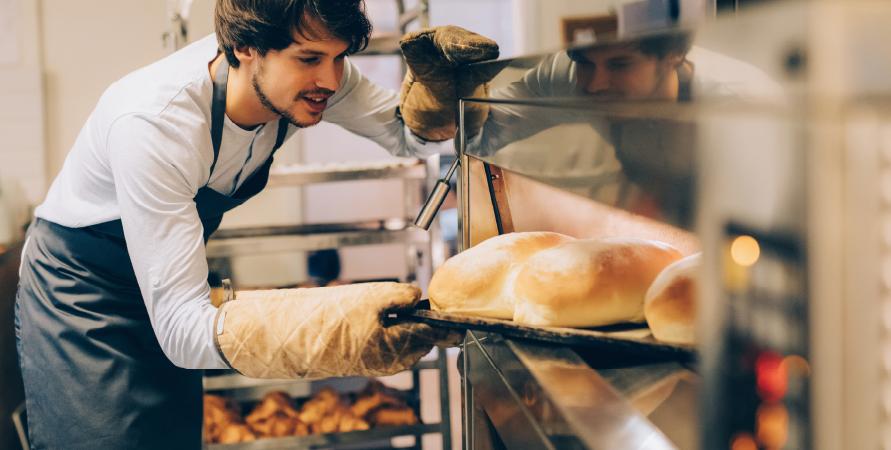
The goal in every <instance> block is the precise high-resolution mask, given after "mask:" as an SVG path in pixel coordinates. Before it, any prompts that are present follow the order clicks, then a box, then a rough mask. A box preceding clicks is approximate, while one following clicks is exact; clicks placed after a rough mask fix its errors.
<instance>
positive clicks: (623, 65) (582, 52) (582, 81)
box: [467, 31, 784, 162]
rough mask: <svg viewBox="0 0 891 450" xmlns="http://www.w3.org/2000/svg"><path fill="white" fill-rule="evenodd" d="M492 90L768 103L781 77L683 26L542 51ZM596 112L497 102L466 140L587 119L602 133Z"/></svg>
mask: <svg viewBox="0 0 891 450" xmlns="http://www.w3.org/2000/svg"><path fill="white" fill-rule="evenodd" d="M491 97H492V98H495V99H499V100H517V101H523V100H542V99H549V98H552V99H553V98H556V99H569V98H577V99H581V98H584V99H586V100H590V101H591V102H606V101H636V102H643V101H648V102H686V101H691V100H696V101H707V102H709V103H715V102H722V103H736V104H753V103H759V104H773V105H775V104H777V103H782V102H783V101H784V94H783V90H782V88H781V87H780V85H779V84H778V83H776V82H775V81H773V80H772V79H771V78H770V77H769V76H767V75H766V74H765V73H764V72H762V71H761V70H759V69H758V68H756V67H754V66H752V65H751V64H748V63H746V62H743V61H740V60H737V59H734V58H730V57H728V56H725V55H722V54H720V53H717V52H714V51H711V50H707V49H705V48H702V47H697V46H694V45H693V42H692V37H691V36H690V35H689V34H687V33H684V32H671V31H668V32H662V33H659V34H654V35H652V36H647V37H643V38H636V39H633V38H629V39H624V40H617V41H614V42H608V43H599V44H595V45H592V46H589V47H581V48H574V49H570V50H563V51H560V52H557V53H553V54H550V55H547V56H545V57H544V58H543V59H542V60H541V61H540V62H539V63H538V64H537V65H536V66H535V67H533V68H532V69H529V70H527V71H526V72H525V73H524V75H523V77H522V79H520V80H518V81H516V82H514V83H511V84H509V85H507V86H504V87H502V88H499V89H495V90H493V91H492V92H491ZM603 116H604V114H591V113H589V112H584V111H582V110H571V111H568V112H564V111H560V110H556V109H552V108H518V107H511V106H496V107H493V108H492V109H491V112H490V113H489V115H488V117H487V120H486V121H485V125H484V126H483V131H482V133H478V134H476V135H475V137H474V138H473V139H471V140H470V141H469V142H468V150H467V151H468V152H470V153H471V154H475V155H477V154H478V155H491V154H493V153H494V152H497V151H499V150H501V149H502V148H503V147H504V146H506V145H508V144H510V143H512V142H516V141H519V140H522V139H525V138H527V137H530V136H533V135H535V134H537V133H540V132H541V131H544V130H546V129H549V128H553V127H556V126H560V125H565V124H578V123H584V124H587V125H591V127H592V128H594V129H595V131H597V132H598V133H601V134H603V135H604V136H607V137H608V136H609V134H610V130H609V125H610V123H609V122H610V120H613V119H614V118H613V119H610V120H606V119H604V118H603ZM592 117H593V118H592ZM565 141H566V142H571V141H572V140H571V139H569V138H567V139H565ZM588 150H590V148H588ZM537 162H538V161H537Z"/></svg>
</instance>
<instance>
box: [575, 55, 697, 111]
mask: <svg viewBox="0 0 891 450" xmlns="http://www.w3.org/2000/svg"><path fill="white" fill-rule="evenodd" d="M574 59H575V60H576V62H577V67H578V68H577V70H576V73H577V77H578V83H579V87H581V88H582V89H583V90H584V91H585V93H587V94H589V95H591V96H593V97H595V98H598V99H603V100H668V99H676V98H677V87H676V86H677V72H676V69H675V68H676V66H677V64H678V63H679V62H680V61H681V60H682V58H679V57H675V56H672V55H669V56H668V57H666V58H664V59H661V60H660V59H658V58H656V57H655V56H647V55H644V54H643V53H641V52H640V50H638V49H637V46H636V45H633V44H632V45H629V46H624V47H612V48H611V47H607V48H599V49H593V50H590V51H587V52H582V53H581V54H580V57H577V58H574Z"/></svg>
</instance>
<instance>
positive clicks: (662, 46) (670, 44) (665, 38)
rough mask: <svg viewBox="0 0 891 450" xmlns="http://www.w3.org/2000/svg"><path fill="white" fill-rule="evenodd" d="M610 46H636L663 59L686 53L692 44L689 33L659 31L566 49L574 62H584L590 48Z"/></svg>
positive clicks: (647, 53) (644, 52) (648, 54)
mask: <svg viewBox="0 0 891 450" xmlns="http://www.w3.org/2000/svg"><path fill="white" fill-rule="evenodd" d="M611 46H629V47H630V46H636V47H637V49H638V50H640V52H641V53H643V54H644V55H646V56H653V57H656V58H657V59H665V57H666V56H668V55H670V54H676V55H686V54H687V53H688V52H689V51H690V48H691V47H692V46H693V40H692V36H691V35H690V34H689V33H684V32H678V33H661V34H656V35H651V36H644V37H641V38H638V39H635V40H628V41H624V42H623V41H616V42H615V43H613V42H607V43H605V44H603V43H600V44H595V45H592V46H585V47H576V48H572V49H569V50H567V54H569V58H570V59H572V60H573V61H575V62H584V61H585V57H584V54H585V52H587V51H591V50H592V49H595V48H598V47H603V48H609V47H611Z"/></svg>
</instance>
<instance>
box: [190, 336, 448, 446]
mask: <svg viewBox="0 0 891 450" xmlns="http://www.w3.org/2000/svg"><path fill="white" fill-rule="evenodd" d="M409 370H410V371H411V374H412V387H411V389H410V390H408V391H405V393H406V396H407V397H408V400H409V403H410V404H414V405H416V406H420V401H421V397H420V384H421V383H420V378H421V377H420V371H422V370H437V371H438V372H439V373H438V381H439V393H440V396H439V411H440V421H439V422H438V423H419V424H417V425H407V426H397V427H380V428H373V429H370V430H365V431H350V432H344V433H330V434H314V435H308V436H293V437H284V438H268V439H260V440H257V441H253V442H245V443H239V444H204V446H203V449H204V450H235V449H244V450H260V449H262V450H267V449H310V448H326V449H339V448H344V449H346V448H349V449H357V448H369V447H367V446H362V447H357V445H361V444H369V443H373V442H378V443H380V442H384V441H387V440H388V439H390V438H393V437H400V436H414V442H415V444H414V446H413V447H411V448H415V449H421V448H422V436H423V435H425V434H431V433H440V434H441V435H442V442H443V449H446V450H448V449H451V448H452V440H451V420H450V417H451V416H450V410H449V394H448V385H449V376H448V354H447V352H446V349H444V348H438V349H437V356H436V359H427V360H421V361H419V362H418V363H417V364H415V366H413V367H412V368H411V369H409ZM327 380H329V381H334V382H329V383H327V384H328V385H332V387H335V388H337V389H338V390H345V389H349V388H348V387H347V388H344V387H346V386H356V385H357V383H356V382H357V381H358V382H359V383H358V384H363V382H364V380H365V379H364V378H361V377H352V378H343V379H337V380H333V379H327ZM318 381H320V380H311V379H304V380H257V379H252V378H246V377H244V376H242V375H240V374H238V373H237V372H235V371H224V372H223V373H221V374H219V375H217V376H206V377H205V378H204V391H205V392H209V393H214V394H219V395H224V396H227V397H230V398H232V399H234V400H235V401H237V402H249V401H253V400H258V399H260V398H261V397H262V396H263V395H264V394H265V393H266V392H269V391H272V390H285V391H286V392H288V394H290V395H291V396H294V397H308V396H310V395H311V394H312V392H313V383H314V382H318ZM415 412H416V413H419V412H420V411H415ZM418 417H421V415H420V414H418ZM375 448H377V447H375ZM385 448H386V447H385Z"/></svg>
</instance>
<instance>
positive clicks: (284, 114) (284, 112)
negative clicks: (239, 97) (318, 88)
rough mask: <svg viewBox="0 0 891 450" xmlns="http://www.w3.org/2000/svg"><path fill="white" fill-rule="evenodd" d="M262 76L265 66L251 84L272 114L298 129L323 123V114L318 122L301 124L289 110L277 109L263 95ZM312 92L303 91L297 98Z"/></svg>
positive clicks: (261, 101) (256, 74)
mask: <svg viewBox="0 0 891 450" xmlns="http://www.w3.org/2000/svg"><path fill="white" fill-rule="evenodd" d="M262 75H263V66H262V65H261V66H260V70H259V73H255V74H254V76H253V77H252V78H251V84H253V86H254V92H255V93H256V94H257V98H259V99H260V103H262V104H263V106H265V107H266V108H267V109H269V110H270V111H272V112H274V113H276V114H278V115H280V116H282V117H284V118H285V120H287V121H288V122H290V123H291V125H294V126H295V127H297V128H309V127H311V126H313V125H317V124H318V123H319V122H321V121H322V117H321V114H320V115H319V120H317V121H315V122H300V121H298V120H297V118H295V117H294V115H293V114H291V113H290V112H289V111H288V110H286V109H284V108H278V107H276V106H275V105H274V104H273V103H272V100H270V99H269V97H268V96H266V94H264V93H263V88H262V87H260V76H262ZM312 92H313V91H301V92H300V93H298V94H297V98H298V99H299V98H302V97H303V96H305V95H309V94H310V93H312Z"/></svg>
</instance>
